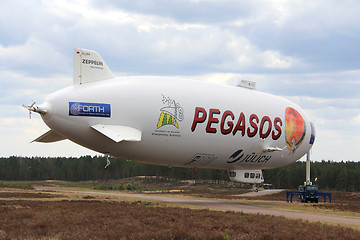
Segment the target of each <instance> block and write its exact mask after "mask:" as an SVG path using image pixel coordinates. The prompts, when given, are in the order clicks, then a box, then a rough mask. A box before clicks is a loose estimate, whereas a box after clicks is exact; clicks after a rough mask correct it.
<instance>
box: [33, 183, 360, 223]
mask: <svg viewBox="0 0 360 240" xmlns="http://www.w3.org/2000/svg"><path fill="white" fill-rule="evenodd" d="M37 189H38V190H43V191H57V192H68V193H84V194H98V195H106V196H119V197H129V198H137V199H148V200H157V201H164V202H174V203H180V204H185V205H193V206H201V207H206V208H212V209H221V210H230V211H237V212H241V211H242V212H244V213H254V214H265V215H274V216H284V217H288V218H299V219H304V220H311V221H323V222H332V223H338V224H350V225H355V226H360V219H359V218H348V217H339V216H328V215H321V214H312V213H302V212H294V211H286V210H276V209H270V208H266V207H261V206H254V205H248V204H244V203H243V202H239V201H229V200H212V199H211V200H210V199H201V198H189V197H175V196H172V197H169V196H161V195H148V194H133V193H117V192H105V191H101V192H100V191H89V190H83V189H74V188H65V187H61V188H54V187H43V186H41V187H37Z"/></svg>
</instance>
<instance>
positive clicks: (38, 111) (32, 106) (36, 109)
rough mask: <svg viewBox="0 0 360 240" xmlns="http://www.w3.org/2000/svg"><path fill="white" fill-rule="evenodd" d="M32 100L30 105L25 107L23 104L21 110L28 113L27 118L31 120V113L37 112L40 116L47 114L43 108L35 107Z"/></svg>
mask: <svg viewBox="0 0 360 240" xmlns="http://www.w3.org/2000/svg"><path fill="white" fill-rule="evenodd" d="M35 103H36V102H34V100H32V104H31V105H28V106H27V105H25V104H23V105H22V106H23V108H26V109H27V110H28V111H29V118H30V119H31V112H37V113H40V114H45V113H46V112H47V110H46V108H45V109H44V106H35Z"/></svg>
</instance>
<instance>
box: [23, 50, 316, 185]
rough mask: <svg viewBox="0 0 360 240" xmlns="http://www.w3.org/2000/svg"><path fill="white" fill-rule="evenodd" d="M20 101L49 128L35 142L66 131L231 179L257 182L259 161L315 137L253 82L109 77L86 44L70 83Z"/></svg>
mask: <svg viewBox="0 0 360 240" xmlns="http://www.w3.org/2000/svg"><path fill="white" fill-rule="evenodd" d="M245 84H248V83H245ZM249 84H250V85H251V83H249ZM25 107H26V108H27V109H28V110H29V111H32V112H37V113H40V115H41V117H42V119H43V120H44V122H45V123H46V125H47V126H49V128H50V129H51V130H50V131H48V132H47V133H45V134H43V135H42V136H40V137H39V138H37V139H36V140H34V141H36V142H56V141H60V140H64V139H69V140H71V141H73V142H75V143H77V144H79V145H82V146H84V147H86V148H89V149H92V150H94V151H97V152H100V153H103V154H106V155H112V156H115V157H119V158H123V159H131V160H134V161H139V162H144V163H152V164H159V165H171V166H179V167H192V168H215V169H226V170H228V172H229V176H230V179H231V180H232V181H236V182H247V183H261V182H263V181H264V180H263V176H262V171H261V170H262V169H269V168H277V167H281V166H284V165H288V164H290V163H293V162H295V161H296V160H298V159H299V158H301V157H302V156H303V155H305V154H306V153H307V152H308V151H309V150H310V148H311V147H312V145H313V143H314V140H315V129H314V126H313V124H312V123H311V122H310V121H309V119H308V117H307V116H306V114H305V112H304V111H303V110H302V109H301V108H300V107H299V106H297V105H296V104H294V103H292V102H290V101H288V100H285V99H283V98H280V97H276V96H273V95H270V94H266V93H262V92H259V91H256V90H254V89H251V86H250V87H249V88H244V87H235V86H226V85H218V84H212V83H207V82H203V81H194V80H188V79H181V78H170V77H115V76H114V74H113V73H112V72H111V70H110V69H109V67H108V66H107V65H106V63H105V62H104V60H103V59H102V57H101V56H100V55H99V54H98V53H97V52H95V51H92V50H85V49H74V83H73V86H70V87H67V88H65V89H62V90H60V91H57V92H55V93H53V94H51V95H49V96H48V97H46V99H45V101H44V103H43V104H41V105H34V104H32V105H30V106H25Z"/></svg>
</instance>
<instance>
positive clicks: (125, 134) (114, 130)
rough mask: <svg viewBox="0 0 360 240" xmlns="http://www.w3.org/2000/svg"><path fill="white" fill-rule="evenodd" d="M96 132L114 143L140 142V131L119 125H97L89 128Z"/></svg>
mask: <svg viewBox="0 0 360 240" xmlns="http://www.w3.org/2000/svg"><path fill="white" fill-rule="evenodd" d="M91 127H92V128H93V129H95V130H96V131H98V132H100V133H101V134H103V135H105V136H106V137H108V138H110V139H111V140H113V141H114V142H121V141H130V142H137V141H141V131H140V130H138V129H135V128H132V127H127V126H120V125H102V124H97V125H94V126H91Z"/></svg>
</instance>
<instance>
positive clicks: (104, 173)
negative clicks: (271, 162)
mask: <svg viewBox="0 0 360 240" xmlns="http://www.w3.org/2000/svg"><path fill="white" fill-rule="evenodd" d="M110 161H111V164H110V166H109V167H108V168H107V169H105V168H104V167H105V164H106V157H103V156H94V157H92V156H83V157H79V158H73V157H70V158H65V157H56V158H52V157H48V158H43V157H16V156H12V157H8V158H0V180H13V181H34V180H50V179H52V180H67V181H87V180H108V179H120V178H128V177H134V176H156V179H157V180H158V181H170V180H172V181H180V180H188V179H199V180H211V181H214V182H222V181H229V177H228V174H227V171H226V170H218V169H196V170H195V169H192V168H181V167H171V166H158V165H151V164H144V163H139V162H133V161H127V160H123V159H118V158H110ZM263 173H264V178H265V183H270V184H272V185H273V187H274V188H292V189H294V188H297V187H298V186H299V185H300V184H302V183H303V182H304V181H305V162H296V163H293V164H290V165H288V166H285V167H281V168H275V169H267V170H264V171H263ZM315 178H317V181H316V182H315V181H314V179H315ZM311 180H312V182H313V183H316V184H318V185H319V186H320V188H321V189H322V190H338V191H352V192H356V191H360V162H333V161H322V162H313V163H311Z"/></svg>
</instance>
